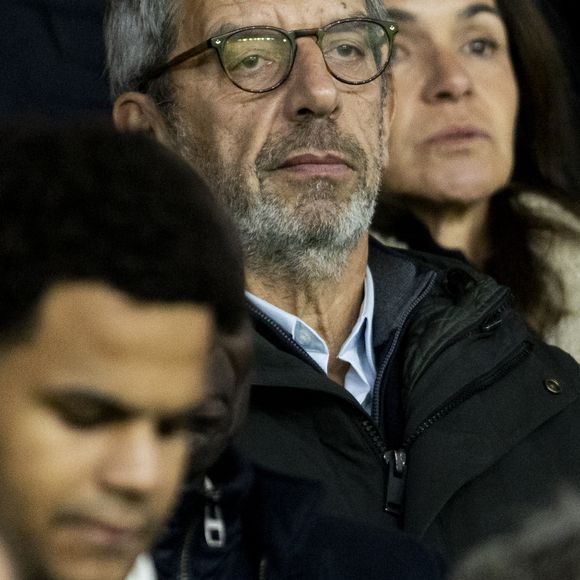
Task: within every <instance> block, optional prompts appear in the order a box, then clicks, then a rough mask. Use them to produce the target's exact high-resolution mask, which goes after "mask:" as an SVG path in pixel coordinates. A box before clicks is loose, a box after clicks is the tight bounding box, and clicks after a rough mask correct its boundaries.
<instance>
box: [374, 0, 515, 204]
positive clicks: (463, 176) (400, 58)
mask: <svg viewBox="0 0 580 580" xmlns="http://www.w3.org/2000/svg"><path fill="white" fill-rule="evenodd" d="M508 1H509V0H508ZM385 4H386V7H387V9H388V10H389V12H390V17H391V18H392V19H393V20H396V21H397V22H398V23H399V26H400V32H399V34H398V35H397V38H396V46H397V48H396V50H395V52H394V54H393V60H392V72H393V79H394V87H395V93H396V97H395V115H394V118H393V121H392V125H391V133H390V143H389V156H388V157H389V163H388V166H387V167H386V168H385V170H384V173H383V190H384V195H386V196H389V193H395V194H401V195H405V196H412V197H414V198H419V199H423V200H429V201H430V202H441V203H452V204H456V203H457V202H459V203H461V204H463V203H465V204H469V203H470V202H476V201H481V200H483V199H485V198H487V197H490V196H491V195H493V193H494V192H495V191H496V190H497V189H498V188H500V187H501V186H503V185H504V184H505V183H506V182H507V181H508V180H509V178H510V176H511V173H512V169H513V161H514V132H515V123H516V117H517V112H518V100H519V96H518V87H517V82H516V79H515V76H514V71H513V68H512V62H511V59H510V54H509V47H508V38H507V32H506V28H505V25H504V23H503V21H502V19H501V17H500V15H499V13H498V12H497V7H496V3H495V1H494V0H386V1H385Z"/></svg>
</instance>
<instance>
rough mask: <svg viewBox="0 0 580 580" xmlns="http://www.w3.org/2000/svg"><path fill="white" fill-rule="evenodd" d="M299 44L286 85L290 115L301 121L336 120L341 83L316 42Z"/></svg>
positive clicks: (310, 39) (299, 41)
mask: <svg viewBox="0 0 580 580" xmlns="http://www.w3.org/2000/svg"><path fill="white" fill-rule="evenodd" d="M297 44H298V47H297V50H296V59H295V61H294V67H293V68H292V71H291V73H290V77H289V78H288V80H287V81H286V82H287V83H288V86H287V87H286V90H287V95H288V98H287V107H288V115H289V116H290V117H292V118H293V119H298V120H300V119H302V118H304V117H308V116H310V117H320V118H322V117H329V116H333V115H334V114H336V112H337V110H338V109H339V105H340V94H339V89H338V87H337V83H338V82H340V81H337V80H336V79H335V78H334V77H333V76H332V75H331V74H330V72H329V71H328V69H327V67H326V63H325V62H324V57H323V56H322V52H321V50H320V48H319V47H318V45H317V44H316V40H315V39H314V38H310V37H307V38H301V39H299V40H298V41H297Z"/></svg>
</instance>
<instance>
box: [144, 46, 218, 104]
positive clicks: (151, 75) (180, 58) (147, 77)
mask: <svg viewBox="0 0 580 580" xmlns="http://www.w3.org/2000/svg"><path fill="white" fill-rule="evenodd" d="M210 48H213V44H212V41H211V38H210V39H209V40H206V41H205V42H202V43H200V44H198V45H197V46H194V47H193V48H190V49H189V50H186V51H185V52H182V53H181V54H178V55H177V56H175V57H174V58H172V59H170V60H169V61H167V62H166V63H164V64H161V65H159V66H156V67H154V68H152V69H151V70H150V71H149V72H148V73H146V74H144V75H143V77H142V78H141V80H140V81H139V84H138V85H137V88H138V89H139V91H140V92H142V93H143V92H146V91H147V88H148V87H149V83H150V82H151V81H153V80H155V79H157V78H159V77H160V76H161V75H162V74H163V73H165V72H167V71H168V70H169V69H171V68H173V67H174V66H177V65H179V64H181V63H182V62H185V61H186V60H189V59H190V58H193V57H194V56H197V55H198V54H201V53H202V52H205V51H206V50H208V49H210Z"/></svg>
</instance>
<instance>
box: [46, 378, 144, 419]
mask: <svg viewBox="0 0 580 580" xmlns="http://www.w3.org/2000/svg"><path fill="white" fill-rule="evenodd" d="M40 396H41V398H42V399H43V400H44V401H45V402H47V403H48V404H50V405H52V406H54V407H60V406H68V405H74V404H79V405H89V406H93V407H98V408H99V409H100V410H101V411H104V412H105V413H106V414H107V415H109V416H112V417H117V418H119V419H121V418H124V417H129V416H131V415H134V414H136V413H138V410H137V409H131V408H129V407H127V406H126V405H124V404H123V403H122V402H121V401H119V400H117V399H115V398H113V397H111V396H109V395H107V394H106V393H103V392H101V391H98V390H96V389H94V388H92V387H87V386H82V385H59V386H58V387H51V388H49V389H47V390H44V391H43V392H42V393H41V395H40Z"/></svg>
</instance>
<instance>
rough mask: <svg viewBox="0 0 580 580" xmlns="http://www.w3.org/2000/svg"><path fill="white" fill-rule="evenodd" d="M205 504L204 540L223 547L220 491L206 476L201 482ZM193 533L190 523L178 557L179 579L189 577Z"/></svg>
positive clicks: (223, 531) (216, 546)
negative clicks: (190, 547)
mask: <svg viewBox="0 0 580 580" xmlns="http://www.w3.org/2000/svg"><path fill="white" fill-rule="evenodd" d="M203 487H204V495H205V506H204V518H203V531H204V537H205V542H206V544H207V545H208V547H209V548H223V547H224V546H225V543H226V527H225V521H224V518H223V514H222V511H221V508H220V506H219V502H220V499H221V492H220V491H219V490H218V489H216V488H215V487H214V485H213V483H212V481H211V480H210V479H209V478H208V477H206V478H205V479H204V483H203ZM194 533H195V525H193V524H192V525H190V526H189V530H187V534H186V536H185V541H184V542H183V546H182V549H181V556H180V558H179V563H180V564H179V568H180V572H179V578H180V580H188V578H189V568H190V566H189V562H190V559H189V552H190V551H191V550H188V548H189V546H190V544H191V542H192V540H193V534H194Z"/></svg>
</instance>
